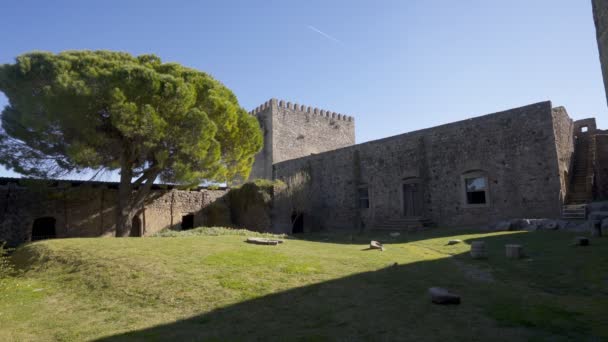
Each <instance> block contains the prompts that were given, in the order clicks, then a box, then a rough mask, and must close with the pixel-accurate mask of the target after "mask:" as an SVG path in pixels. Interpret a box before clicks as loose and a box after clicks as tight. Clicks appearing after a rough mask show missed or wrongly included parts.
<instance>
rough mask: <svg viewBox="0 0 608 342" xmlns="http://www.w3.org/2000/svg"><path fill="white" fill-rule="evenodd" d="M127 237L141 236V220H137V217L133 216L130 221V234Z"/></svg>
mask: <svg viewBox="0 0 608 342" xmlns="http://www.w3.org/2000/svg"><path fill="white" fill-rule="evenodd" d="M129 236H133V237H137V236H141V220H140V219H139V216H133V220H131V233H130V234H129Z"/></svg>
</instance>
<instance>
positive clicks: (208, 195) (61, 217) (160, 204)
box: [0, 178, 230, 245]
mask: <svg viewBox="0 0 608 342" xmlns="http://www.w3.org/2000/svg"><path fill="white" fill-rule="evenodd" d="M226 192H227V189H219V190H210V189H205V188H200V189H196V190H192V191H183V190H177V189H174V188H172V187H161V186H156V187H155V188H154V189H153V191H152V194H151V201H150V202H149V203H148V204H146V205H145V206H144V207H143V208H141V211H140V212H139V213H138V214H137V216H136V217H135V218H134V219H133V229H132V231H131V236H147V235H152V234H154V233H156V232H158V231H160V230H162V229H164V228H174V229H189V228H193V227H198V226H202V225H205V224H208V223H212V224H214V225H229V224H230V214H229V213H225V214H223V217H212V218H211V217H208V215H207V214H206V212H205V208H207V207H208V206H209V205H210V204H213V203H216V202H217V201H218V200H221V199H222V198H223V197H224V196H225V194H226ZM117 196H118V190H117V184H116V183H106V182H81V181H48V182H47V181H31V180H23V179H15V178H1V179H0V241H7V242H8V243H9V244H10V245H16V244H19V243H22V242H25V241H30V240H32V239H33V240H36V239H42V238H48V237H94V236H114V234H115V219H116V216H115V215H116V214H115V210H114V205H115V203H116V198H117ZM211 220H212V221H213V222H210V221H211Z"/></svg>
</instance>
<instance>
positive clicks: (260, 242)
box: [245, 237, 283, 246]
mask: <svg viewBox="0 0 608 342" xmlns="http://www.w3.org/2000/svg"><path fill="white" fill-rule="evenodd" d="M245 242H247V243H252V244H255V245H270V246H276V245H278V244H280V243H283V241H282V240H273V239H266V238H256V237H249V238H247V240H245Z"/></svg>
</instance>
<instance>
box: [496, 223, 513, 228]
mask: <svg viewBox="0 0 608 342" xmlns="http://www.w3.org/2000/svg"><path fill="white" fill-rule="evenodd" d="M511 225H512V224H511V221H500V222H498V223H497V224H496V230H511Z"/></svg>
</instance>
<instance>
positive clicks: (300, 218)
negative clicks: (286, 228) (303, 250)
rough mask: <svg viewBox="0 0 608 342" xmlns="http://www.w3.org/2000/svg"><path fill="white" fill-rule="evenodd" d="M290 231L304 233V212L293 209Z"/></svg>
mask: <svg viewBox="0 0 608 342" xmlns="http://www.w3.org/2000/svg"><path fill="white" fill-rule="evenodd" d="M291 233H292V234H299V233H304V214H302V213H296V212H295V211H294V212H293V214H291Z"/></svg>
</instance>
